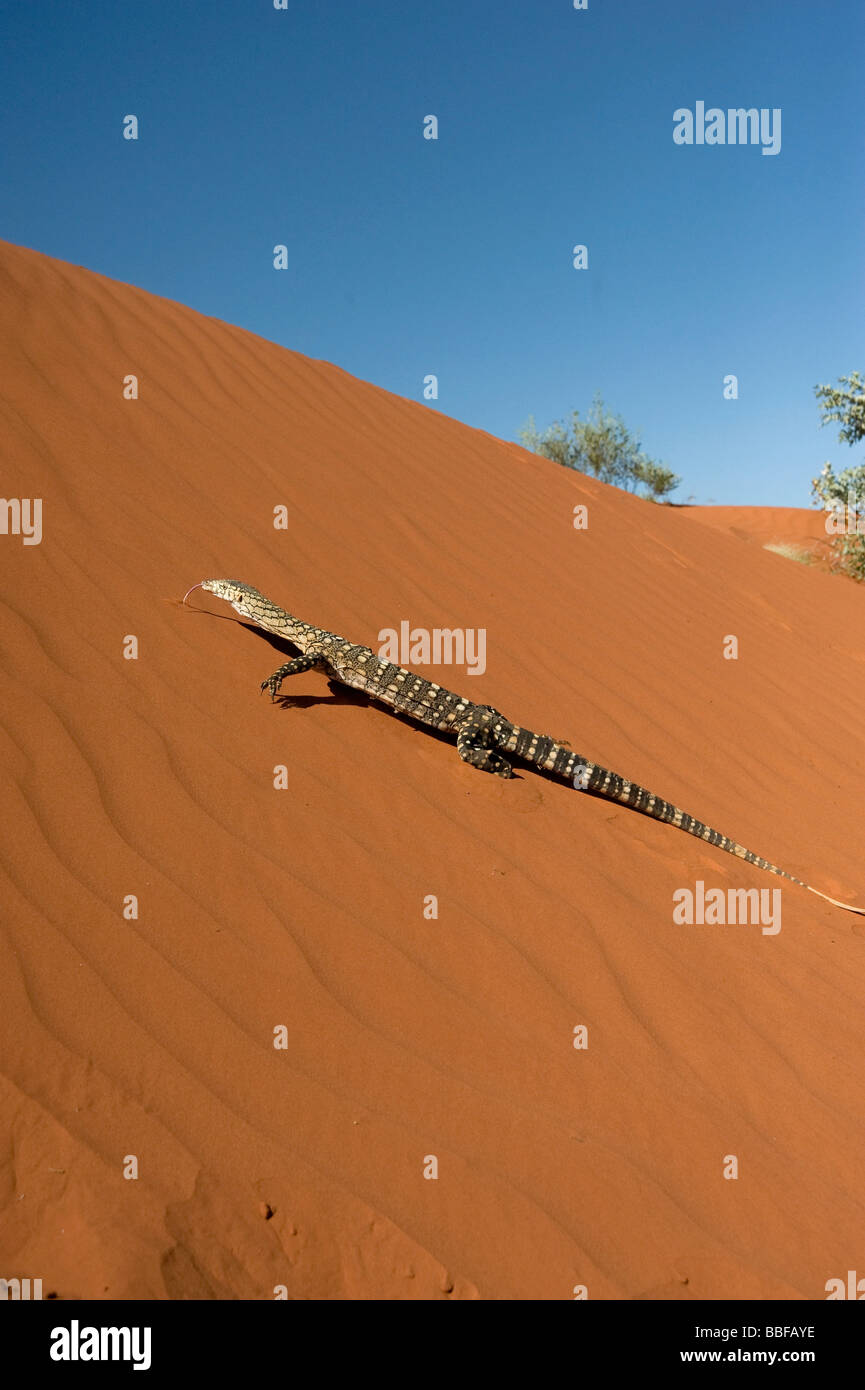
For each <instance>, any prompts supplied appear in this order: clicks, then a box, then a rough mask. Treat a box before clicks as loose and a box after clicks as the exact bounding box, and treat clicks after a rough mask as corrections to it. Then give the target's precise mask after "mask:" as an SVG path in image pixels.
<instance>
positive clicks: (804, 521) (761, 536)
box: [678, 506, 831, 564]
mask: <svg viewBox="0 0 865 1390" xmlns="http://www.w3.org/2000/svg"><path fill="white" fill-rule="evenodd" d="M678 510H679V511H680V512H681V513H682V514H683V515H685V516H687V517H693V519H694V520H695V521H702V522H703V523H704V524H705V525H707V526H717V527H718V528H719V529H720V530H722V531H726V532H728V534H729V535H731V536H737V537H738V538H739V540H743V541H754V542H756V543H757V544H758V545H762V546H771V545H783V546H789V547H790V549H791V550H792V551H793V552H794V553H798V554H801V555H807V556H810V557H811V558H812V560H814V561H817V562H820V563H824V564H825V563H826V561H827V558H828V551H829V548H830V543H831V542H830V537H829V535H828V533H827V531H826V513H825V512H822V511H819V510H818V509H817V508H815V507H812V508H810V509H809V508H808V507H718V506H701V507H680V508H678Z"/></svg>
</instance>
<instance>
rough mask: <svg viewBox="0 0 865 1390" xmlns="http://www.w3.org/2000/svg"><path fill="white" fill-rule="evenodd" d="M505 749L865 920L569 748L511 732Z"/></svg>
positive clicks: (522, 732)
mask: <svg viewBox="0 0 865 1390" xmlns="http://www.w3.org/2000/svg"><path fill="white" fill-rule="evenodd" d="M505 749H506V751H508V752H511V753H514V754H516V756H517V757H518V758H524V759H525V760H526V761H527V762H530V763H533V764H534V765H535V767H538V768H540V769H541V771H542V772H549V773H551V774H552V776H554V777H557V778H560V779H561V780H562V781H566V782H571V783H572V784H573V785H574V786H575V787H577V788H578V789H579V790H581V791H587V792H590V793H591V794H593V795H594V796H601V797H603V798H604V799H605V800H606V801H618V802H620V803H621V804H622V805H623V806H629V807H630V808H631V809H632V810H634V811H640V812H642V814H643V815H646V816H652V817H653V818H654V819H655V820H660V821H663V822H664V823H665V824H666V825H673V826H675V827H676V829H677V830H684V831H685V832H686V833H687V834H688V835H694V836H695V837H696V838H697V839H698V840H702V841H703V842H704V843H705V844H707V845H714V846H715V847H716V848H717V849H722V850H724V851H725V852H726V853H727V854H733V855H735V857H736V858H737V859H743V860H744V861H745V863H746V864H754V865H755V866H756V867H757V868H758V869H765V870H766V871H767V872H768V873H770V874H777V875H778V877H779V878H786V879H787V880H788V881H789V882H790V883H795V884H798V886H799V887H800V888H807V889H808V892H809V893H816V895H817V897H818V898H823V899H824V900H825V901H826V902H828V903H832V904H833V905H834V906H835V907H840V908H843V909H844V911H845V912H856V913H858V914H859V916H862V917H865V908H863V907H854V906H853V904H852V903H842V902H839V901H838V899H837V898H830V897H829V895H828V894H827V893H821V892H820V890H819V888H812V887H811V885H810V883H804V882H803V881H802V879H801V878H796V877H795V876H794V875H793V874H788V873H787V871H786V869H779V868H778V866H777V864H772V863H770V862H769V860H768V859H762V858H761V857H760V855H758V854H753V853H752V851H751V850H749V849H746V848H745V846H744V845H740V844H739V842H738V841H737V840H731V839H730V837H729V836H728V835H722V834H721V832H720V830H713V829H712V827H711V826H710V825H704V824H703V822H702V821H699V820H697V819H696V818H695V817H694V816H689V815H688V813H687V811H683V810H682V809H681V807H679V806H675V805H674V804H673V803H672V802H671V801H664V800H662V798H661V797H659V796H655V794H654V792H650V791H647V790H646V788H645V787H641V786H640V785H639V784H638V783H637V782H629V781H628V780H627V779H626V778H624V777H620V776H619V774H618V773H617V772H610V771H609V770H608V769H607V768H605V767H599V766H598V765H597V763H592V762H589V760H588V758H583V757H581V756H580V754H579V753H574V752H572V750H571V749H570V748H567V747H566V746H565V745H564V744H561V743H557V742H556V740H555V739H553V738H549V737H548V736H547V735H546V734H533V733H532V732H531V730H530V729H520V728H514V730H513V732H512V734H511V735H510V737H509V738H508V740H507V742H506V744H505Z"/></svg>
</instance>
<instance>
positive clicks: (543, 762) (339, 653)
mask: <svg viewBox="0 0 865 1390" xmlns="http://www.w3.org/2000/svg"><path fill="white" fill-rule="evenodd" d="M193 587H194V588H202V589H205V590H207V591H208V592H209V593H212V594H215V595H216V597H217V598H220V599H224V600H225V601H226V602H227V603H230V604H231V606H232V608H234V609H235V611H236V612H237V613H239V614H240V616H241V617H242V618H246V619H247V620H248V621H249V622H251V623H254V624H255V626H256V627H260V628H262V629H263V630H264V631H265V632H272V633H274V634H275V635H276V636H278V637H282V638H285V639H286V640H287V641H289V642H291V643H292V644H293V645H294V646H296V647H298V648H299V649H300V651H301V653H302V655H301V656H298V657H295V658H294V659H293V660H292V661H287V662H286V663H285V665H284V666H280V668H279V670H278V671H274V673H273V675H272V676H269V677H268V679H267V680H266V681H262V684H261V689H262V690H263V691H264V690H269V691H270V695H271V699H275V698H276V696H277V695H278V694H279V691H280V688H281V686H282V682H283V681H284V680H285V679H286V678H287V677H288V676H295V675H299V674H300V673H301V672H302V671H309V670H311V669H312V667H320V668H321V669H322V670H323V671H324V672H325V673H326V675H327V676H328V677H330V679H331V680H337V681H341V682H342V684H343V685H348V686H350V687H351V688H352V689H353V690H362V691H363V692H364V693H365V694H367V695H369V696H370V697H371V699H373V700H378V701H380V702H381V703H382V704H385V705H390V706H391V708H392V709H395V710H398V711H399V713H400V714H407V715H410V716H411V718H412V719H416V720H417V721H418V722H419V723H421V724H426V725H428V726H429V727H430V728H433V729H438V730H439V731H440V732H442V733H446V734H450V735H452V736H453V737H455V738H456V744H457V752H458V753H459V755H460V757H461V758H462V760H463V762H465V763H468V764H469V765H470V766H471V767H476V768H479V769H480V771H482V772H491V773H493V774H494V775H495V776H496V777H505V778H508V777H513V770H512V768H511V764H510V762H509V761H508V760H507V758H506V757H505V754H511V755H512V756H513V757H515V758H518V759H519V760H521V761H522V762H527V763H531V764H532V765H533V766H534V767H536V768H538V769H540V770H541V771H542V772H547V773H549V774H550V775H551V776H553V777H556V778H558V779H560V780H561V781H565V782H571V783H572V784H573V785H575V786H579V787H580V788H581V789H583V790H585V791H588V792H591V793H593V794H594V795H596V796H600V797H603V798H605V799H606V800H607V801H616V802H619V803H621V805H623V806H628V807H630V808H631V809H632V810H634V811H641V812H642V813H643V814H644V815H648V816H652V817H653V818H654V819H655V820H660V821H663V822H664V823H665V824H667V825H673V826H675V827H676V829H677V830H684V831H685V832H686V833H687V834H688V835H694V836H696V838H697V839H699V840H704V841H705V842H706V844H710V845H714V846H715V847H716V848H717V849H722V850H725V851H726V853H727V854H733V855H735V856H736V858H737V859H743V860H744V861H745V862H746V863H747V864H754V865H756V867H757V868H758V869H765V870H767V871H768V872H769V873H770V874H776V875H778V876H779V877H780V878H785V879H787V880H788V881H789V882H790V883H796V884H798V885H799V887H800V888H807V889H808V891H809V892H811V893H816V894H817V896H818V897H821V898H825V899H826V901H827V902H831V903H834V905H835V906H836V907H842V908H844V909H845V910H846V911H848V912H857V913H860V914H861V915H865V908H861V907H853V906H851V905H850V904H849V903H841V902H838V900H837V899H836V898H829V897H827V895H826V894H825V893H821V892H820V891H819V889H817V888H812V887H811V885H810V884H808V883H803V882H802V880H801V879H800V878H794V876H793V875H792V874H788V873H787V872H786V870H785V869H779V868H778V866H777V865H776V864H771V863H770V862H769V861H768V860H767V859H761V858H760V856H759V855H757V854H753V853H752V852H751V850H749V849H745V847H744V845H740V844H739V843H738V842H737V841H736V840H731V839H730V838H729V837H728V836H726V835H722V834H721V832H720V831H719V830H713V829H712V828H711V826H708V825H704V824H703V822H702V821H699V820H696V819H695V817H694V816H689V815H688V814H687V812H685V811H683V810H681V809H680V807H678V806H674V805H673V804H672V802H669V801H664V800H662V798H661V797H659V796H656V795H655V794H654V793H653V792H650V791H647V790H646V788H645V787H641V786H639V785H638V784H637V783H636V782H629V781H627V780H626V778H624V777H620V776H619V774H618V773H616V772H610V771H608V770H607V768H604V767H599V766H598V765H597V764H596V763H592V762H590V761H589V760H588V759H587V758H583V757H581V756H580V754H579V753H574V752H572V751H571V749H570V748H569V747H567V746H566V745H565V744H563V743H561V742H559V741H557V740H556V739H554V738H551V737H549V735H547V734H535V733H532V731H531V729H523V728H520V726H519V725H518V724H512V723H511V722H510V720H508V719H505V717H504V715H503V714H500V713H499V711H498V710H497V709H493V707H492V706H491V705H477V704H475V703H474V702H473V701H472V700H467V699H466V698H465V696H463V695H457V694H455V692H454V691H452V690H445V688H444V687H443V686H441V685H436V684H435V682H434V681H428V680H426V679H425V678H424V677H423V676H418V675H415V674H414V673H413V672H412V671H407V670H406V669H405V668H404V667H402V666H395V665H393V664H392V663H391V662H388V661H382V660H381V659H380V658H379V657H377V656H376V654H375V652H373V651H372V649H371V648H370V647H360V646H356V645H355V644H354V643H352V642H347V641H346V640H345V638H344V637H339V636H337V634H336V633H334V632H326V631H324V630H323V629H322V628H318V627H311V626H310V624H309V623H305V622H302V621H301V619H300V618H295V617H294V616H293V615H292V614H291V613H288V612H286V610H285V609H284V608H279V607H278V606H277V604H275V603H272V602H271V601H270V599H267V598H265V597H264V595H263V594H260V593H259V592H258V590H257V589H253V588H252V587H251V586H250V585H248V584H241V583H239V582H238V581H236V580H233V579H205V580H203V581H202V583H201V584H200V585H194V586H193ZM189 592H190V593H191V592H192V590H191V589H190V591H189ZM187 597H188V595H187Z"/></svg>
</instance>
